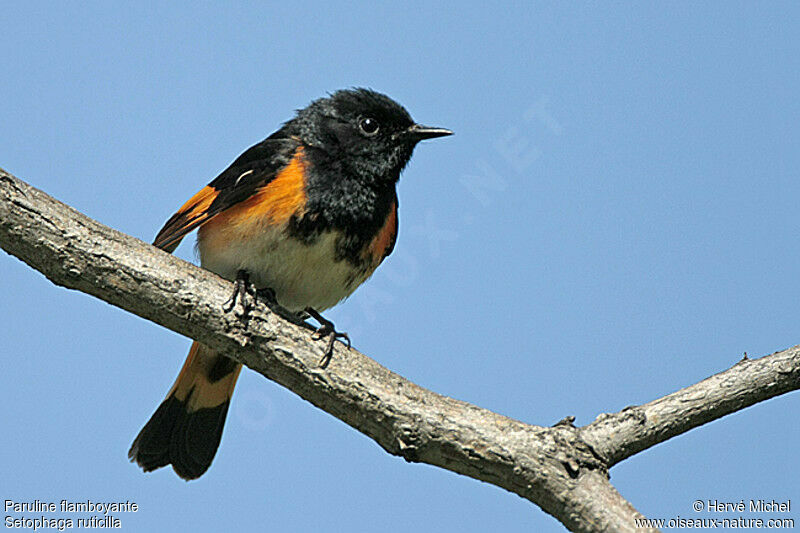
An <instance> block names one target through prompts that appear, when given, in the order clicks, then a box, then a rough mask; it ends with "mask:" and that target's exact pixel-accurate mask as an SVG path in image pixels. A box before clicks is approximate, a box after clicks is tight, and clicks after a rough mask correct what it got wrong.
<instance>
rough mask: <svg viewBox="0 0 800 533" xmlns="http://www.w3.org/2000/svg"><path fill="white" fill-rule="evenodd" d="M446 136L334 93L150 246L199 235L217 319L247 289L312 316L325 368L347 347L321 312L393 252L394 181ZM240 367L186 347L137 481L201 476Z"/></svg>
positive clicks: (387, 104) (382, 106)
mask: <svg viewBox="0 0 800 533" xmlns="http://www.w3.org/2000/svg"><path fill="white" fill-rule="evenodd" d="M452 133H453V132H452V131H450V130H448V129H445V128H437V127H428V126H424V125H422V124H419V123H416V122H415V121H414V120H413V119H412V118H411V115H410V114H409V113H408V111H407V110H406V109H405V108H404V107H403V106H402V105H400V104H399V103H397V102H395V101H394V100H392V99H391V98H390V97H388V96H386V95H385V94H382V93H379V92H377V91H374V90H372V89H367V88H349V89H341V90H338V91H335V92H333V93H330V94H328V95H327V96H325V97H322V98H319V99H316V100H314V101H312V102H311V103H310V104H309V105H307V106H306V107H305V108H303V109H300V110H297V111H296V112H295V114H294V116H293V118H291V119H290V120H288V121H287V122H285V123H283V125H282V126H281V127H280V128H279V129H278V130H277V131H275V132H274V133H272V134H271V135H270V136H269V137H267V138H266V139H264V140H263V141H261V142H259V143H257V144H255V145H254V146H252V147H250V148H248V149H247V150H246V151H245V152H244V153H242V154H241V155H240V156H239V157H238V158H236V159H235V160H234V161H233V163H231V164H230V166H228V168H226V169H225V170H224V171H223V172H222V173H221V174H219V175H218V176H217V177H216V178H215V179H214V180H213V181H211V182H210V183H209V184H208V185H207V186H205V187H204V188H202V189H201V190H200V191H199V192H197V193H196V194H195V195H194V196H192V197H191V198H190V199H189V200H188V201H187V202H186V203H185V204H183V206H182V207H181V208H180V209H179V210H178V211H177V212H176V213H175V214H174V215H173V216H172V217H171V218H169V219H168V220H167V222H166V223H165V224H164V226H163V228H162V229H161V231H159V232H158V234H157V235H156V238H155V240H154V241H153V245H154V246H156V247H158V248H161V249H162V250H165V251H166V252H169V253H172V252H173V251H174V250H175V249H176V248H177V247H178V245H179V244H180V242H181V240H182V239H183V238H184V237H185V236H186V235H187V234H189V233H190V232H192V231H193V230H195V229H197V251H198V253H199V257H200V265H201V267H203V268H205V269H208V270H210V271H212V272H214V273H216V274H217V275H219V276H221V277H223V278H226V279H228V280H231V281H234V282H235V287H236V289H235V290H234V292H233V295H232V297H231V300H229V302H228V303H229V304H230V305H229V307H227V308H226V310H229V309H230V308H232V307H233V306H234V305H235V302H236V298H237V295H238V296H240V297H242V298H244V296H245V295H246V294H247V293H248V292H249V291H250V290H251V289H254V290H255V291H258V294H259V295H267V296H268V297H269V298H270V299H272V300H273V301H274V302H276V303H277V304H278V305H279V306H280V307H281V308H282V309H285V310H287V311H288V312H290V313H293V314H294V315H296V316H297V317H301V318H307V317H308V316H310V317H312V318H315V319H316V320H317V321H318V322H319V323H320V324H321V325H320V327H319V328H317V329H316V331H315V336H316V337H323V336H324V337H325V338H326V339H327V340H328V344H327V347H326V357H327V358H328V360H329V358H330V355H331V353H332V348H333V343H334V340H335V339H336V338H346V339H347V342H348V345H349V338H348V337H347V336H346V334H343V333H340V332H337V331H336V330H335V327H333V324H332V323H331V322H329V321H328V320H326V319H325V318H324V317H323V316H322V315H321V314H320V313H321V312H322V311H325V310H326V309H329V308H331V307H333V306H334V305H336V304H337V303H339V302H341V301H342V300H343V299H345V298H347V297H348V296H350V294H352V293H353V291H354V290H355V289H356V288H357V287H358V286H359V285H361V284H362V283H364V281H366V280H367V279H368V278H369V277H370V276H371V275H372V273H373V272H374V271H375V269H376V268H377V267H378V265H380V264H381V262H383V260H384V259H386V257H387V256H388V255H389V254H391V253H392V250H393V249H394V246H395V241H396V238H397V231H398V220H399V219H398V211H397V210H398V198H397V183H398V180H399V178H400V173H401V171H402V170H403V169H404V168H405V166H406V165H407V164H408V162H409V160H410V158H411V155H412V152H413V150H414V148H415V146H416V145H417V143H419V142H420V141H422V140H425V139H432V138H435V137H443V136H447V135H452ZM323 359H325V358H323ZM240 370H241V364H239V363H237V362H235V361H234V360H232V359H230V358H228V357H226V356H225V354H222V353H217V352H216V351H214V350H212V349H210V348H208V347H207V346H205V345H203V344H201V343H199V342H197V341H194V342H193V343H192V346H191V348H190V350H189V354H188V356H187V358H186V362H185V363H184V365H183V367H182V369H181V371H180V373H179V374H178V377H177V379H176V380H175V383H174V384H173V385H172V387H171V388H170V389H169V391H168V393H167V396H166V399H165V400H164V401H163V402H162V403H161V404H160V405H159V407H158V408H157V409H156V411H155V413H154V414H153V415H152V417H151V418H150V420H149V421H148V422H147V423H146V424H145V426H144V427H143V428H142V430H141V431H140V432H139V434H138V435H137V437H136V438H135V440H134V441H133V444H132V445H131V448H130V450H129V452H128V458H129V459H130V460H131V461H132V462H135V463H137V464H138V465H139V466H140V467H141V468H142V469H143V470H144V471H145V472H150V471H153V470H156V469H158V468H161V467H164V466H168V465H172V468H173V470H174V471H175V473H176V474H177V475H178V476H179V477H181V478H183V479H185V480H187V481H188V480H192V479H196V478H198V477H200V476H201V475H203V474H204V473H205V472H206V471H207V470H208V468H209V467H210V466H211V463H212V461H213V459H214V456H215V455H216V452H217V449H218V447H219V444H220V440H221V438H222V431H223V428H224V425H225V417H226V415H227V412H228V407H229V405H230V400H231V397H232V394H233V390H234V387H235V385H236V380H237V378H238V376H239V372H240Z"/></svg>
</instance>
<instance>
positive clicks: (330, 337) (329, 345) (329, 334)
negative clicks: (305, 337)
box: [305, 307, 350, 368]
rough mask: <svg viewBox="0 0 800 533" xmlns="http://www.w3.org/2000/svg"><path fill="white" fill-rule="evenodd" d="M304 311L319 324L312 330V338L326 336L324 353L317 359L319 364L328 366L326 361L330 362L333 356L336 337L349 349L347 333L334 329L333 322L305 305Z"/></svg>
mask: <svg viewBox="0 0 800 533" xmlns="http://www.w3.org/2000/svg"><path fill="white" fill-rule="evenodd" d="M305 311H306V313H308V314H309V315H310V316H311V318H313V319H314V320H316V321H317V322H319V324H320V326H319V327H318V328H317V329H316V330H315V331H314V334H313V338H314V339H322V338H327V342H326V345H325V353H324V355H323V356H322V359H320V360H319V366H320V367H322V368H325V367H327V366H328V363H330V362H331V358H332V357H333V346H334V343H335V342H336V339H344V342H345V344H347V349H348V350H349V349H350V337H349V336H348V335H347V333H344V332H341V331H336V326H334V325H333V322H331V321H330V320H328V319H327V318H325V317H324V316H322V315H321V314H319V313H318V312H317V311H316V310H315V309H313V308H311V307H306V310H305Z"/></svg>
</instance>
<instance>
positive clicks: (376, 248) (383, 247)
mask: <svg viewBox="0 0 800 533" xmlns="http://www.w3.org/2000/svg"><path fill="white" fill-rule="evenodd" d="M396 232H397V204H396V203H393V204H392V210H391V211H390V212H389V216H388V217H386V222H385V223H384V224H383V227H382V228H381V229H380V231H379V232H378V234H377V235H376V236H375V238H374V239H372V242H371V243H370V244H369V248H368V249H367V251H368V254H369V256H370V257H371V258H372V262H373V264H374V265H375V266H377V265H378V264H380V262H381V261H383V258H384V257H386V252H387V250H388V249H389V247H390V246H391V245H392V243H393V242H394V239H395V237H396V236H397V234H396Z"/></svg>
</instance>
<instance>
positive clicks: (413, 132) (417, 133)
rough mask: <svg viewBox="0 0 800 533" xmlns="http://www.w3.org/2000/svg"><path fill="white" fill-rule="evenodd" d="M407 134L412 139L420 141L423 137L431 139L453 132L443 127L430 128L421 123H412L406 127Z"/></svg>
mask: <svg viewBox="0 0 800 533" xmlns="http://www.w3.org/2000/svg"><path fill="white" fill-rule="evenodd" d="M407 131H408V135H410V136H411V137H412V138H413V139H414V140H416V141H421V140H423V139H433V138H434V137H444V136H446V135H452V134H453V132H452V131H450V130H446V129H444V128H431V127H430V126H423V125H422V124H414V125H413V126H411V127H410V128H408V130H407Z"/></svg>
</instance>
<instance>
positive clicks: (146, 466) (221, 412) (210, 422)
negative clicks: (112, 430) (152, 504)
mask: <svg viewBox="0 0 800 533" xmlns="http://www.w3.org/2000/svg"><path fill="white" fill-rule="evenodd" d="M240 369H241V365H238V364H236V363H234V362H233V361H231V360H230V359H227V358H225V357H222V356H218V355H216V354H215V353H213V352H211V351H210V350H208V349H207V348H205V347H204V346H203V345H201V344H199V343H196V342H195V343H194V344H193V345H192V349H191V351H190V352H189V357H188V358H187V359H186V363H185V364H184V365H183V369H182V370H181V373H180V375H179V376H178V379H177V380H176V381H175V385H173V387H172V389H171V390H170V392H169V394H168V395H167V399H166V400H164V401H163V402H162V403H161V405H160V406H159V407H158V409H156V412H155V413H154V414H153V416H152V417H151V418H150V420H149V421H148V422H147V424H145V426H144V428H142V430H141V431H140V432H139V435H138V436H137V437H136V439H135V440H134V441H133V444H132V445H131V449H130V451H128V458H129V459H130V460H131V461H135V462H136V463H137V464H138V465H139V466H141V467H142V469H143V470H144V471H145V472H150V471H151V470H155V469H157V468H161V467H162V466H167V465H169V464H171V465H172V468H173V469H174V470H175V473H176V474H178V475H179V476H180V477H182V478H183V479H186V480H190V479H196V478H198V477H200V476H201V475H203V474H204V473H205V471H206V470H208V467H209V466H211V461H213V460H214V455H215V454H216V453H217V448H218V447H219V442H220V439H221V438H222V429H223V428H224V427H225V416H226V415H227V414H228V406H229V405H230V398H231V394H233V388H234V385H235V384H236V378H237V377H238V376H239V370H240Z"/></svg>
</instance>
